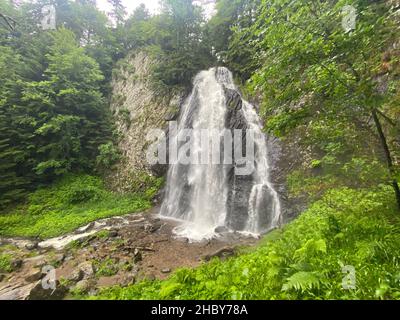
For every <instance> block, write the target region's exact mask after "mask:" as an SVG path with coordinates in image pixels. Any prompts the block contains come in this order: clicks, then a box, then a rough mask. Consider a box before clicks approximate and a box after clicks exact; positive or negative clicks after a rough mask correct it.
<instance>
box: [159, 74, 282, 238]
mask: <svg viewBox="0 0 400 320" xmlns="http://www.w3.org/2000/svg"><path fill="white" fill-rule="evenodd" d="M226 89H230V90H235V91H236V92H238V90H237V88H236V86H235V84H234V81H233V77H232V74H231V72H230V71H229V70H228V69H226V68H223V67H219V68H212V69H210V70H208V71H202V72H200V73H199V74H198V75H197V76H196V78H195V80H194V87H193V91H192V93H191V95H190V96H189V98H188V99H187V100H186V102H185V104H184V105H183V108H182V111H181V115H180V119H179V122H178V128H177V130H176V132H175V133H171V132H170V135H171V134H172V135H171V136H170V140H171V139H175V141H181V140H179V139H178V138H182V136H187V129H193V131H197V130H202V129H203V130H204V129H207V130H208V131H209V132H223V131H224V130H229V129H231V128H226V117H227V113H228V106H227V101H226V92H225V90H226ZM241 112H243V117H244V118H245V119H246V122H247V127H248V129H250V130H252V131H253V132H254V144H255V155H254V156H255V157H254V164H253V165H254V169H255V170H254V172H253V173H252V186H251V193H250V195H249V197H248V199H247V201H248V204H247V205H248V212H247V215H248V217H247V223H246V226H245V227H244V228H243V227H242V228H240V229H237V230H236V229H235V228H233V229H235V230H232V231H240V232H245V233H251V234H259V233H260V232H265V231H268V230H270V229H273V228H275V227H276V226H277V225H278V223H279V218H280V215H281V207H280V201H279V197H278V194H277V192H276V191H275V190H274V187H273V185H272V184H271V182H270V180H269V165H268V147H267V141H266V136H265V135H264V134H263V132H262V126H261V123H260V119H259V117H258V114H257V112H256V110H255V108H254V107H253V106H252V105H251V104H250V103H248V102H246V101H244V100H243V99H242V111H241ZM217 138H218V139H220V143H221V145H222V144H223V142H224V138H223V137H217ZM206 139H208V140H207V141H206V142H207V143H206V145H208V146H209V147H207V148H204V136H203V137H201V136H200V135H196V134H194V135H191V136H190V144H191V150H190V152H191V157H192V159H195V158H201V157H203V159H204V152H209V150H208V149H209V148H212V146H213V145H215V136H212V134H210V135H208V137H206ZM213 143H214V144H213ZM177 144H178V155H177V156H178V161H177V163H176V164H171V165H170V168H169V172H168V177H167V186H166V193H165V199H164V202H163V204H162V207H161V212H160V215H161V216H162V217H165V218H172V219H176V220H179V222H180V225H179V226H178V227H177V228H176V229H175V234H176V235H177V236H179V237H185V238H188V239H189V240H190V241H201V240H203V239H211V238H213V237H215V236H216V235H217V232H216V231H217V229H219V227H227V226H228V224H227V220H228V218H229V214H230V212H228V211H229V210H228V192H229V172H230V171H229V170H230V169H231V168H232V165H229V164H226V163H224V164H215V163H214V162H213V161H212V159H211V156H210V158H209V160H210V161H207V164H194V163H191V164H182V163H185V162H184V161H179V160H183V159H182V158H183V157H187V144H185V143H184V142H177ZM205 149H207V150H205ZM208 156H209V155H208V154H207V155H206V157H208ZM201 163H202V162H201ZM266 203H268V204H267V206H265V204H266ZM263 215H269V219H268V221H269V223H268V225H267V226H262V225H260V217H261V216H263ZM230 229H232V226H230Z"/></svg>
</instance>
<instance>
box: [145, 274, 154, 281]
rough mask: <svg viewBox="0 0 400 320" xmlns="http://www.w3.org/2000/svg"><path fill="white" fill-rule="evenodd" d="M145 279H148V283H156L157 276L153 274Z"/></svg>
mask: <svg viewBox="0 0 400 320" xmlns="http://www.w3.org/2000/svg"><path fill="white" fill-rule="evenodd" d="M145 278H146V280H147V281H155V280H156V276H155V275H154V274H152V273H150V274H147V275H146V276H145Z"/></svg>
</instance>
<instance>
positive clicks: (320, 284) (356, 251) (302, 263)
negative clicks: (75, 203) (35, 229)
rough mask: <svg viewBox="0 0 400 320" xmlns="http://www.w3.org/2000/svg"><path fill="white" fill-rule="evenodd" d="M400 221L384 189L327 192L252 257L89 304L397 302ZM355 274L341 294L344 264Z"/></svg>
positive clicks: (112, 292)
mask: <svg viewBox="0 0 400 320" xmlns="http://www.w3.org/2000/svg"><path fill="white" fill-rule="evenodd" d="M399 226H400V221H399V218H398V215H397V213H396V210H395V199H394V198H393V195H392V192H391V190H390V188H389V187H380V188H378V189H375V190H360V189H358V190H355V189H347V188H344V189H333V190H331V191H330V192H328V193H327V194H326V195H325V196H324V197H323V198H322V199H321V200H319V201H317V202H315V203H314V204H313V205H312V206H311V207H310V208H309V209H308V210H307V211H306V212H305V213H303V214H302V215H301V216H300V217H299V218H298V219H297V220H296V221H294V222H292V223H290V224H289V225H287V226H286V227H285V228H284V229H283V230H277V231H275V232H273V233H272V234H270V235H268V236H267V239H266V240H265V241H264V242H263V244H262V245H261V246H260V247H259V248H257V249H255V250H254V251H253V252H249V253H245V254H243V255H240V256H238V257H234V258H231V259H229V260H227V261H220V260H213V261H211V262H210V263H207V264H205V265H203V266H201V267H199V268H197V269H182V270H179V271H177V272H176V273H175V274H173V275H172V276H171V277H170V279H168V280H165V281H154V282H148V281H144V282H141V283H139V284H137V285H133V286H130V287H128V288H120V287H115V288H110V289H105V290H103V291H102V292H101V293H100V294H99V295H98V296H96V297H91V298H92V299H210V300H211V299H400V290H399V288H400V282H399V281H400V278H399V275H400V274H399V266H400V259H399V255H398V252H399V250H400V236H399ZM347 265H350V266H354V268H355V269H356V281H357V283H356V286H357V288H356V289H355V290H345V289H343V287H342V279H343V278H344V276H345V275H346V274H345V273H343V272H342V270H343V267H344V266H347Z"/></svg>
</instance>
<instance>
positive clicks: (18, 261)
mask: <svg viewBox="0 0 400 320" xmlns="http://www.w3.org/2000/svg"><path fill="white" fill-rule="evenodd" d="M22 264H23V261H22V260H21V259H15V260H13V261H12V262H11V267H12V268H13V270H17V269H19V268H21V267H22Z"/></svg>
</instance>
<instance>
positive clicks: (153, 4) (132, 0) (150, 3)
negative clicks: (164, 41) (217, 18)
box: [97, 0, 214, 15]
mask: <svg viewBox="0 0 400 320" xmlns="http://www.w3.org/2000/svg"><path fill="white" fill-rule="evenodd" d="M122 2H123V4H124V6H125V7H126V8H127V10H128V13H132V12H133V11H134V10H135V8H137V7H138V6H139V5H140V4H141V3H144V4H145V5H146V7H147V9H148V10H149V11H150V12H151V13H157V11H158V9H159V0H122ZM195 2H196V3H197V2H203V3H204V2H205V3H207V2H212V1H210V0H205V1H204V0H203V1H201V0H200V1H195ZM97 6H98V7H99V8H100V9H101V10H103V11H109V10H110V5H109V4H108V2H107V0H97ZM213 8H214V7H213V5H212V4H208V5H206V6H205V10H206V13H207V15H211V13H212V11H213Z"/></svg>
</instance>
